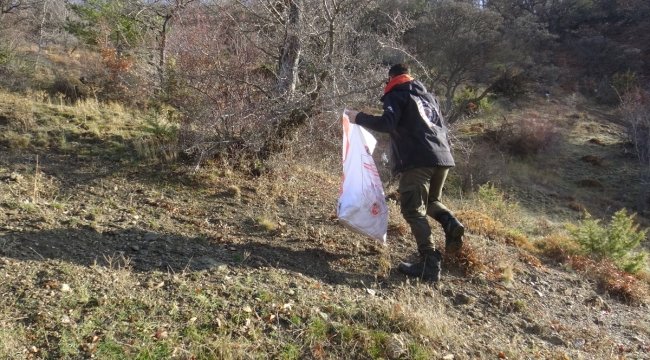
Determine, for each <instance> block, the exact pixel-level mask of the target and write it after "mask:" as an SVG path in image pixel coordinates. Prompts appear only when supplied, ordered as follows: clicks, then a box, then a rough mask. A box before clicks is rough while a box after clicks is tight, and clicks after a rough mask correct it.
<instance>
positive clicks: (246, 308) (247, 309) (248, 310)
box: [242, 305, 253, 313]
mask: <svg viewBox="0 0 650 360" xmlns="http://www.w3.org/2000/svg"><path fill="white" fill-rule="evenodd" d="M242 310H243V311H244V312H247V313H251V312H253V309H251V307H250V306H248V305H246V306H244V307H243V308H242Z"/></svg>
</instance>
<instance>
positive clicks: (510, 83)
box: [492, 72, 526, 99]
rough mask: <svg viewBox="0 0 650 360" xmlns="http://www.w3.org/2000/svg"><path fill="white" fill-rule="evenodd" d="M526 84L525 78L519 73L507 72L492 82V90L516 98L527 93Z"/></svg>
mask: <svg viewBox="0 0 650 360" xmlns="http://www.w3.org/2000/svg"><path fill="white" fill-rule="evenodd" d="M524 85H525V84H524V79H523V77H522V76H519V74H518V73H516V72H506V73H504V74H503V75H502V76H501V77H500V78H498V79H497V80H496V81H495V82H494V83H493V84H492V92H493V93H495V94H497V95H502V96H506V97H508V98H511V99H514V98H516V97H518V96H521V95H524V94H525V93H526V89H525V86H524Z"/></svg>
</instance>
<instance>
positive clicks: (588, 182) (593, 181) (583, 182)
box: [578, 179, 604, 189]
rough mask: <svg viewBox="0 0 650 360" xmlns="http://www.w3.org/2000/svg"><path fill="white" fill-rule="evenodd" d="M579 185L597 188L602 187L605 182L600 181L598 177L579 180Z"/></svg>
mask: <svg viewBox="0 0 650 360" xmlns="http://www.w3.org/2000/svg"><path fill="white" fill-rule="evenodd" d="M578 186H580V187H584V188H596V189H602V188H603V187H604V186H603V183H602V182H600V181H599V180H596V179H581V180H578Z"/></svg>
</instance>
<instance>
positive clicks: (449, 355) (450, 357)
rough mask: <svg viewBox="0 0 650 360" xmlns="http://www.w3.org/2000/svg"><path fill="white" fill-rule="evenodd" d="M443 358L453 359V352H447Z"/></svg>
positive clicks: (444, 359) (446, 359) (445, 359)
mask: <svg viewBox="0 0 650 360" xmlns="http://www.w3.org/2000/svg"><path fill="white" fill-rule="evenodd" d="M442 358H443V360H453V359H454V354H447V355H445V356H443V357H442Z"/></svg>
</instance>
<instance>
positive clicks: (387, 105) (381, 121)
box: [355, 92, 404, 133]
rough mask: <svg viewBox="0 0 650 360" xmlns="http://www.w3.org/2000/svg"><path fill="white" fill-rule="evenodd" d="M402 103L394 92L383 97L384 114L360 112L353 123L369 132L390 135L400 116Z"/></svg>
mask: <svg viewBox="0 0 650 360" xmlns="http://www.w3.org/2000/svg"><path fill="white" fill-rule="evenodd" d="M402 102H403V101H402V99H400V98H399V96H397V93H396V92H390V93H388V94H386V96H385V97H384V113H383V114H382V115H381V116H373V115H370V114H366V113H362V112H360V113H358V114H357V116H356V119H355V123H356V124H358V125H361V126H363V127H365V128H368V129H370V130H375V131H379V132H384V133H391V132H393V131H394V130H395V127H397V123H398V122H399V119H400V117H401V116H402V108H403V106H404V104H402Z"/></svg>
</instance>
